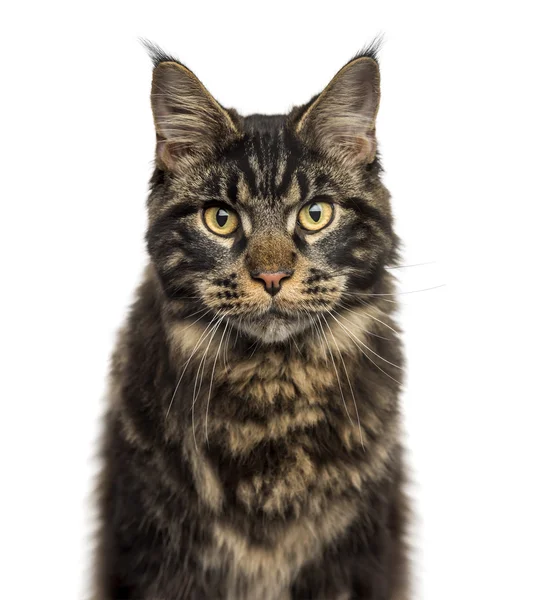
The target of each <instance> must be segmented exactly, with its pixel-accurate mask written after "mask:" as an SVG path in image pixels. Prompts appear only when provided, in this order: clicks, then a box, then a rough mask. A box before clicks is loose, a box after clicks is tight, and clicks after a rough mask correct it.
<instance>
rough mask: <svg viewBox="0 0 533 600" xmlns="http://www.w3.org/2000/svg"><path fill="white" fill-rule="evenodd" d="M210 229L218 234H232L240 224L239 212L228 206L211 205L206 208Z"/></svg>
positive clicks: (206, 217)
mask: <svg viewBox="0 0 533 600" xmlns="http://www.w3.org/2000/svg"><path fill="white" fill-rule="evenodd" d="M204 221H205V224H206V226H207V228H208V229H210V230H211V231H212V232H213V233H216V234H217V235H230V234H232V233H233V232H234V231H235V230H236V229H237V227H238V226H239V217H238V216H237V213H236V212H235V211H233V210H231V208H228V207H226V206H210V207H209V208H206V209H205V210H204Z"/></svg>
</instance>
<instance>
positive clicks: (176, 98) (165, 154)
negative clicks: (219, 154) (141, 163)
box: [151, 61, 239, 170]
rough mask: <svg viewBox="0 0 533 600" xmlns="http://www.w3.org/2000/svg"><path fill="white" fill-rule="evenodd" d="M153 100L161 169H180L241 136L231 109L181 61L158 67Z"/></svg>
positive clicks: (158, 160)
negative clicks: (231, 114) (221, 103)
mask: <svg viewBox="0 0 533 600" xmlns="http://www.w3.org/2000/svg"><path fill="white" fill-rule="evenodd" d="M151 102H152V112H153V115H154V122H155V129H156V135H157V151H156V161H157V164H158V166H159V167H160V168H163V169H167V170H176V169H178V170H179V167H180V165H182V164H183V162H185V163H188V162H191V161H195V160H196V159H198V158H201V157H205V156H208V155H209V154H212V153H213V152H215V151H216V150H217V149H220V148H223V147H224V146H226V145H227V144H229V143H230V142H231V141H232V139H234V138H236V137H238V136H239V131H238V129H237V126H236V124H235V122H234V121H233V120H232V118H231V117H230V115H229V113H228V111H226V110H225V109H224V108H223V107H222V106H220V104H218V102H217V101H216V100H215V99H214V98H213V96H211V94H210V93H209V92H208V91H207V90H206V89H205V87H204V86H203V84H202V83H201V82H200V81H199V79H198V78H197V77H196V76H195V75H194V74H193V73H192V72H191V71H189V69H187V68H186V67H185V66H183V65H182V64H180V63H177V62H170V61H168V62H161V63H159V64H158V65H157V66H156V67H155V69H154V73H153V79H152V94H151Z"/></svg>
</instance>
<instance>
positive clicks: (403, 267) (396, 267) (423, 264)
mask: <svg viewBox="0 0 533 600" xmlns="http://www.w3.org/2000/svg"><path fill="white" fill-rule="evenodd" d="M436 262H437V261H436V260H430V261H428V262H422V263H415V264H413V265H396V266H394V267H385V269H387V270H389V271H390V270H392V269H410V268H411V267H425V266H426V265H434V264H436Z"/></svg>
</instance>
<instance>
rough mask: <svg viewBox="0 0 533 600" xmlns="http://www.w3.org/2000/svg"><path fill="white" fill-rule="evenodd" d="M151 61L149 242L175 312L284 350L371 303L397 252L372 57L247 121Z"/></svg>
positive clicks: (157, 58) (187, 75) (171, 67)
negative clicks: (299, 101) (300, 102)
mask: <svg viewBox="0 0 533 600" xmlns="http://www.w3.org/2000/svg"><path fill="white" fill-rule="evenodd" d="M153 54H154V62H155V68H154V73H153V86H152V108H153V114H154V120H155V127H156V134H157V150H156V170H155V173H154V176H153V179H152V193H151V195H150V199H149V204H148V205H149V228H148V233H147V241H148V249H149V253H150V257H151V259H152V262H153V264H154V266H155V269H156V272H157V274H158V276H159V279H160V281H161V284H162V288H163V290H164V293H165V295H166V297H167V299H168V300H169V303H170V304H174V305H175V306H176V307H177V310H178V312H179V311H181V312H182V313H183V314H189V315H191V314H193V313H194V314H200V316H201V317H203V318H205V319H212V318H214V317H216V316H222V315H225V316H226V317H227V318H228V319H229V320H230V322H232V323H233V324H234V325H235V326H236V327H237V328H239V329H240V330H241V331H243V332H246V333H248V334H249V335H252V336H255V337H259V338H261V339H262V340H264V341H266V342H279V341H283V340H285V339H287V338H288V337H289V336H290V335H292V334H296V333H299V332H301V331H303V330H305V329H306V328H309V327H310V326H311V324H312V323H313V320H314V317H315V318H316V315H317V314H323V315H326V314H327V312H328V311H331V310H340V309H342V308H350V307H354V306H355V305H357V303H358V302H359V301H362V298H363V296H362V294H363V293H366V294H367V295H368V293H369V291H373V292H374V291H376V289H377V288H378V287H379V284H380V282H381V280H382V278H383V274H384V267H385V266H386V265H387V264H389V263H390V262H391V261H392V260H393V256H394V250H395V238H394V234H393V232H392V227H391V215H390V207H389V196H388V193H387V191H386V189H385V188H384V187H383V185H382V184H381V182H380V179H379V175H380V168H379V164H378V161H377V158H376V151H377V149H376V135H375V120H376V115H377V111H378V105H379V97H380V87H379V68H378V64H377V61H376V58H375V55H374V53H373V52H372V51H369V52H365V53H362V54H361V55H359V56H357V57H356V58H354V59H353V60H351V61H350V62H349V63H348V64H347V65H345V66H344V67H343V68H342V69H341V70H340V71H339V72H338V73H337V75H335V77H334V78H333V80H332V81H331V82H330V83H329V85H328V86H327V87H326V88H325V89H324V91H323V92H322V93H321V94H319V95H318V96H316V97H315V98H313V99H312V100H311V101H310V102H309V103H308V104H306V105H305V106H302V107H298V108H295V109H293V110H292V111H291V112H290V113H289V114H288V115H275V116H262V115H252V116H249V117H241V116H240V115H238V114H237V113H236V112H235V111H233V110H228V109H225V108H224V107H222V106H221V105H220V104H219V103H218V102H217V101H216V100H215V99H214V98H213V96H211V95H210V93H209V92H208V91H207V90H206V89H205V87H204V86H203V85H202V83H201V82H200V81H199V80H198V79H197V77H196V76H195V75H194V74H193V73H192V72H191V71H190V70H189V69H187V68H186V67H185V66H184V65H182V64H181V63H179V62H178V61H176V60H174V59H172V58H170V57H168V56H166V55H163V54H162V53H160V52H157V51H155V52H154V53H153ZM358 294H359V295H358ZM207 309H209V310H207ZM202 310H203V311H204V313H202Z"/></svg>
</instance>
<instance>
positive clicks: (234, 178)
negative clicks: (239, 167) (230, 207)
mask: <svg viewBox="0 0 533 600" xmlns="http://www.w3.org/2000/svg"><path fill="white" fill-rule="evenodd" d="M238 186H239V174H238V173H232V175H231V178H230V180H229V182H228V186H227V188H226V196H227V198H228V200H229V201H230V202H232V203H233V204H237V200H238V195H239V192H238V189H239V187H238Z"/></svg>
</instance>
